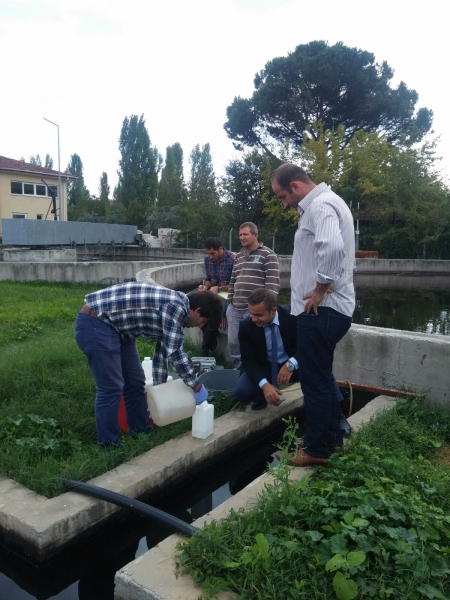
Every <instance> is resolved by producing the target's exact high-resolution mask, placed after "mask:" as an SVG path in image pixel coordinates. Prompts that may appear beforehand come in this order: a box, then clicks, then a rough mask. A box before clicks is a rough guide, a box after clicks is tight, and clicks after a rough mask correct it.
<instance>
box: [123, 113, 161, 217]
mask: <svg viewBox="0 0 450 600" xmlns="http://www.w3.org/2000/svg"><path fill="white" fill-rule="evenodd" d="M119 150H120V153H121V156H122V158H121V159H120V161H119V167H120V169H119V170H118V172H117V174H118V176H119V183H118V184H117V187H116V189H115V198H116V200H117V201H119V202H121V203H122V204H123V205H124V207H125V208H126V220H127V222H128V223H130V224H133V225H137V226H138V227H140V228H142V227H143V226H144V224H145V214H146V212H147V210H148V208H150V207H151V206H153V204H154V203H155V200H156V194H157V189H158V171H159V169H160V167H161V162H162V158H161V156H160V154H159V153H158V150H157V149H156V148H152V146H151V142H150V137H149V135H148V131H147V128H146V127H145V121H144V116H143V115H141V116H140V117H138V116H137V115H131V117H130V118H128V117H125V119H124V121H123V124H122V131H121V133H120V138H119Z"/></svg>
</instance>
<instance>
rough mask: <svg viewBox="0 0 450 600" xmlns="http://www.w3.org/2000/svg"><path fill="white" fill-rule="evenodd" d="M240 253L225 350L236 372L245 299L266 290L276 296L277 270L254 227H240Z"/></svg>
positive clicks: (230, 293) (233, 279)
mask: <svg viewBox="0 0 450 600" xmlns="http://www.w3.org/2000/svg"><path fill="white" fill-rule="evenodd" d="M239 240H240V242H241V244H242V250H241V251H240V252H239V253H238V254H237V256H236V260H235V261H234V266H233V272H232V274H231V280H230V286H229V288H228V299H227V302H228V308H227V321H228V347H229V349H230V354H231V359H232V361H233V366H234V368H235V369H239V368H240V366H241V350H240V347H239V325H240V322H241V321H242V319H245V318H246V317H248V316H249V314H250V313H249V312H248V297H249V296H250V294H251V293H252V292H253V291H254V290H256V289H258V288H265V289H266V290H268V291H269V292H272V293H273V294H275V296H276V295H277V294H278V291H279V289H280V267H279V264H278V256H277V255H276V254H275V252H274V251H273V250H271V249H270V248H267V247H266V246H264V245H263V244H260V243H259V241H258V228H257V227H256V225H255V224H254V223H242V225H241V226H240V227H239Z"/></svg>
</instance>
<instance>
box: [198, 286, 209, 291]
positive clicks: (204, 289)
mask: <svg viewBox="0 0 450 600" xmlns="http://www.w3.org/2000/svg"><path fill="white" fill-rule="evenodd" d="M198 289H199V290H200V291H201V292H207V291H208V289H209V288H207V287H206V285H199V286H198Z"/></svg>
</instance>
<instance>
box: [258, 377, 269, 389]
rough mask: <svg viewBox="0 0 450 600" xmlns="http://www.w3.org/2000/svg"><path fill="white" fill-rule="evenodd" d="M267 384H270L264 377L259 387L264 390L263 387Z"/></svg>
mask: <svg viewBox="0 0 450 600" xmlns="http://www.w3.org/2000/svg"><path fill="white" fill-rule="evenodd" d="M266 383H269V382H268V381H267V379H266V378H265V377H264V379H261V381H260V382H259V383H258V385H259V387H260V388H262V386H263V385H265V384H266Z"/></svg>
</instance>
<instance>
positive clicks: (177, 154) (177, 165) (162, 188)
mask: <svg viewBox="0 0 450 600" xmlns="http://www.w3.org/2000/svg"><path fill="white" fill-rule="evenodd" d="M186 200H187V190H186V184H185V183H184V175H183V149H182V148H181V146H180V144H179V143H178V142H176V143H175V144H173V145H172V146H168V147H167V148H166V160H165V164H164V168H163V170H162V173H161V181H160V183H159V193H158V205H159V206H160V207H161V208H167V209H171V208H173V207H175V206H180V205H184V204H185V203H186Z"/></svg>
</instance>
